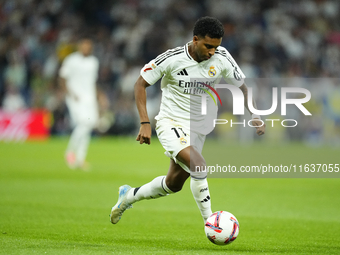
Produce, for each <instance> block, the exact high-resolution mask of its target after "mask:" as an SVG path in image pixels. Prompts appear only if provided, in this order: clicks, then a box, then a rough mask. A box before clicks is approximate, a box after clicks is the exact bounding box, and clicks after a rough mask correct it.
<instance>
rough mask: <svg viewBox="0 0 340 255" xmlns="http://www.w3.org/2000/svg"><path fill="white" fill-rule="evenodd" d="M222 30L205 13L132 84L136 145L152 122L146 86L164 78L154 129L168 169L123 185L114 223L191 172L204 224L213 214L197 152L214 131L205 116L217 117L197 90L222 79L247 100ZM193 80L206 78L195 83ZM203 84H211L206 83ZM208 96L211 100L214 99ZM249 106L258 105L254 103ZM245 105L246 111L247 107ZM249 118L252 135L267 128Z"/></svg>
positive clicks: (176, 185) (177, 187) (177, 188)
mask: <svg viewBox="0 0 340 255" xmlns="http://www.w3.org/2000/svg"><path fill="white" fill-rule="evenodd" d="M223 34H224V30H223V25H222V24H221V22H220V21H218V20H217V19H215V18H211V17H203V18H201V19H199V20H198V21H197V22H196V24H195V26H194V31H193V40H192V41H191V42H189V43H187V44H186V45H184V46H182V47H177V48H175V49H172V50H168V51H167V52H165V53H163V54H161V55H159V56H158V57H157V58H155V59H154V60H151V61H150V62H149V63H148V64H147V65H145V66H144V67H143V68H142V70H141V72H140V76H139V78H138V80H137V82H136V84H135V99H136V104H137V108H138V111H139V117H140V121H141V127H140V130H139V134H138V136H137V141H139V142H140V144H143V143H145V144H150V140H151V126H150V121H149V118H148V114H147V110H146V88H147V87H148V86H150V85H152V84H154V83H155V82H157V81H158V80H159V79H160V78H162V82H161V88H162V102H161V107H160V112H159V114H158V116H156V120H157V125H156V132H157V136H158V139H159V141H160V142H161V144H162V146H163V147H164V149H165V150H166V152H165V154H166V155H167V156H168V157H169V158H170V167H169V171H168V174H167V175H166V176H159V177H156V178H155V179H154V180H152V181H151V182H149V183H147V184H145V185H143V186H141V187H137V188H131V187H130V186H128V185H123V186H121V187H120V188H119V199H118V202H117V203H116V205H115V206H114V207H113V208H112V210H111V222H112V223H113V224H116V223H117V222H118V221H119V220H120V218H121V216H122V214H123V212H124V211H125V210H126V209H128V208H130V207H131V205H132V204H133V203H135V202H137V201H140V200H143V199H153V198H159V197H162V196H166V195H168V194H172V193H175V192H178V191H180V190H181V189H182V186H183V184H184V183H185V181H186V180H187V179H188V178H189V176H190V177H191V180H190V188H191V191H192V194H193V196H194V199H195V200H196V203H197V206H198V208H199V210H200V212H201V215H202V217H203V220H204V222H206V220H207V218H208V217H209V216H210V215H211V214H212V211H211V203H210V193H209V188H208V182H207V172H205V171H197V169H196V166H199V167H203V169H204V166H206V162H205V160H204V158H203V156H202V154H201V153H202V149H203V144H204V141H205V136H206V135H207V134H208V133H209V132H211V131H212V129H210V130H209V128H208V129H204V128H203V129H202V127H204V126H205V125H206V124H207V123H208V122H210V121H206V119H205V118H206V117H207V118H208V117H209V115H211V116H216V117H215V118H217V107H216V108H213V111H209V114H207V115H205V116H202V114H201V108H200V107H201V96H199V95H198V94H201V93H202V92H201V91H202V90H201V89H200V88H202V87H204V88H205V89H206V90H207V89H209V90H211V91H214V89H213V88H212V87H214V85H215V84H218V83H219V81H220V79H221V78H222V77H223V78H224V79H225V80H226V81H227V82H228V83H230V84H233V85H235V86H236V87H239V88H240V90H241V91H242V92H243V95H244V100H245V102H247V101H248V90H247V86H246V84H245V83H244V78H245V76H244V74H243V73H242V71H241V70H240V68H239V66H238V65H237V64H236V62H235V60H234V59H233V58H232V56H231V55H230V54H229V52H228V51H227V50H226V49H225V48H223V47H221V46H220V44H221V42H222V37H223ZM194 80H195V81H196V80H197V81H198V80H200V81H202V80H203V81H204V82H193V81H194ZM202 84H206V85H207V84H210V85H209V87H208V86H203V85H202ZM206 90H205V91H206ZM209 99H210V103H211V102H212V99H211V98H209ZM210 105H211V104H210ZM253 105H254V107H255V108H256V106H255V102H253ZM196 106H197V107H198V108H197V107H196ZM245 106H246V108H247V109H248V111H249V108H248V105H247V104H245ZM195 107H196V109H198V111H196V112H195V110H193V109H194V108H195ZM208 109H209V107H208ZM249 112H250V111H249ZM250 113H251V112H250ZM251 114H252V113H251ZM211 116H210V117H211ZM252 119H253V121H252V124H253V126H254V127H256V129H257V130H256V133H257V134H258V135H262V134H264V131H265V126H264V125H263V122H262V121H261V120H260V117H259V116H256V115H254V114H253V115H252ZM212 120H213V119H211V123H212Z"/></svg>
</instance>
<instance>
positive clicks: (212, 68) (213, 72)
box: [208, 66, 216, 77]
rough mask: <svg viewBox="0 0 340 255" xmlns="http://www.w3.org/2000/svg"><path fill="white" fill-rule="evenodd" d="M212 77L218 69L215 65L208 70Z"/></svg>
mask: <svg viewBox="0 0 340 255" xmlns="http://www.w3.org/2000/svg"><path fill="white" fill-rule="evenodd" d="M208 74H209V76H210V77H214V76H215V75H216V70H215V67H214V66H211V67H210V69H209V72H208Z"/></svg>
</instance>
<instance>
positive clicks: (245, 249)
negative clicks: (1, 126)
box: [0, 137, 340, 254]
mask: <svg viewBox="0 0 340 255" xmlns="http://www.w3.org/2000/svg"><path fill="white" fill-rule="evenodd" d="M66 144H67V139H51V140H49V141H47V142H26V143H24V144H18V143H3V142H1V143H0V254H340V179H334V178H333V179H279V178H278V179H265V178H263V179H227V178H219V179H212V178H210V179H209V185H210V192H211V197H212V207H213V208H212V209H213V211H217V210H226V211H230V212H232V213H233V214H235V216H236V217H237V218H238V220H239V223H240V234H239V236H238V238H237V239H236V241H235V242H234V243H232V244H231V245H227V246H216V245H213V244H211V243H210V242H209V241H208V239H207V238H206V237H205V234H204V229H203V221H202V219H201V216H200V213H199V211H198V208H197V206H196V203H195V201H194V199H193V198H192V195H191V192H190V188H189V182H187V183H186V184H185V186H184V188H183V190H182V191H181V192H179V193H177V194H174V195H171V196H168V197H165V198H160V199H157V200H150V201H142V202H140V203H136V204H134V208H133V209H131V210H127V211H126V213H125V214H124V216H123V218H122V220H121V221H120V222H119V223H118V224H117V225H112V224H111V223H110V221H109V214H110V209H111V207H112V206H113V205H114V204H115V203H116V200H117V196H118V194H117V192H118V187H119V186H120V185H122V184H129V185H131V186H139V185H141V184H144V183H146V182H148V181H151V180H152V179H153V178H154V177H156V176H159V175H163V174H166V172H167V168H168V163H169V159H168V158H167V157H166V156H165V155H164V154H163V151H164V150H163V148H162V147H161V145H160V144H159V142H158V141H157V138H153V140H152V144H151V146H146V145H143V146H140V145H139V144H138V143H136V142H135V141H134V138H129V137H126V138H101V139H98V138H97V139H94V140H93V141H92V143H91V147H90V150H89V161H90V162H91V163H92V171H91V172H82V171H72V170H69V169H68V168H67V167H66V165H65V163H64V160H63V152H64V149H65V147H66ZM209 146H210V147H209ZM211 147H215V148H217V149H218V150H219V151H221V150H225V151H226V157H229V158H230V162H231V163H232V164H233V163H235V162H237V163H239V162H243V163H244V164H247V165H252V163H253V162H254V160H255V158H257V159H258V158H259V156H260V154H261V155H264V156H262V158H263V157H264V158H265V157H266V155H273V151H275V150H276V149H279V148H278V147H275V146H274V145H272V146H265V145H261V146H259V145H258V144H254V145H251V146H247V147H242V146H238V145H234V146H233V149H232V150H231V148H230V146H228V145H221V144H217V143H216V144H215V142H213V141H208V142H207V148H211ZM258 148H261V149H260V150H259V149H258ZM285 148H286V150H283V151H287V153H288V152H289V153H290V154H292V155H299V156H301V158H302V159H304V160H305V161H308V160H311V159H317V160H320V161H325V162H326V163H340V161H339V160H340V158H339V155H340V154H339V150H338V149H333V148H327V147H319V148H305V147H304V146H303V145H299V144H291V145H285ZM281 150H282V149H281ZM270 158H271V162H273V163H276V164H278V165H280V164H282V163H283V162H282V161H283V160H285V161H287V162H289V157H288V158H285V157H284V155H282V153H281V157H277V158H275V157H272V156H270ZM331 160H333V161H334V162H330V161H331ZM335 161H338V162H335ZM305 163H308V162H305Z"/></svg>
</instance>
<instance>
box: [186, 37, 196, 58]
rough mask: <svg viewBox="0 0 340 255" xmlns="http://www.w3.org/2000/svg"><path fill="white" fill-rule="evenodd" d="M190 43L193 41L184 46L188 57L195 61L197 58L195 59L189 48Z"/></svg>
mask: <svg viewBox="0 0 340 255" xmlns="http://www.w3.org/2000/svg"><path fill="white" fill-rule="evenodd" d="M189 43H191V41H190V42H187V44H186V45H185V47H184V48H185V53H186V54H187V56H188V58H189V59H190V60H193V61H195V62H196V60H195V59H193V58H192V57H191V56H190V53H189V49H188V46H189Z"/></svg>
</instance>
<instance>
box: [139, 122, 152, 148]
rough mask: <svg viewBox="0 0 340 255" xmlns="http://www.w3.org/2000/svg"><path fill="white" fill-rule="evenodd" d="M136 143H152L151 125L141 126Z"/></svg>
mask: <svg viewBox="0 0 340 255" xmlns="http://www.w3.org/2000/svg"><path fill="white" fill-rule="evenodd" d="M136 141H139V143H140V144H143V143H145V144H150V143H151V125H150V124H142V125H141V126H140V129H139V133H138V135H137V138H136Z"/></svg>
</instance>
